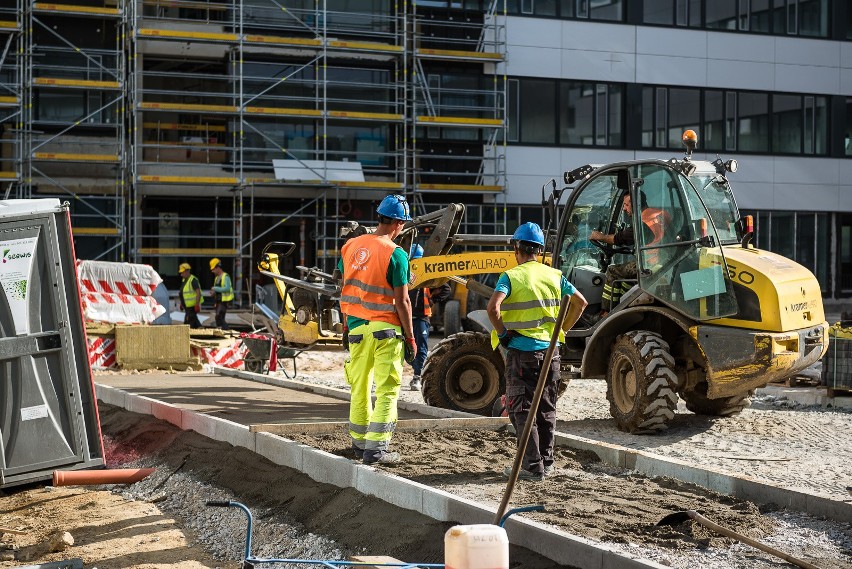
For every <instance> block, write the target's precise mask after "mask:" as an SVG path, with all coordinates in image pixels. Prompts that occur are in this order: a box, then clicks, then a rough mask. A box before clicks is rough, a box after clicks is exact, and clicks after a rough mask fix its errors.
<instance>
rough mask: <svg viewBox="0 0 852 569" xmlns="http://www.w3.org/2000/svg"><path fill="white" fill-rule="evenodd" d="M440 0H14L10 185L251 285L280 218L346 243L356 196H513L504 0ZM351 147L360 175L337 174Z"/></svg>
mask: <svg viewBox="0 0 852 569" xmlns="http://www.w3.org/2000/svg"><path fill="white" fill-rule="evenodd" d="M425 4H426V3H421V5H417V3H416V2H414V1H399V0H396V1H395V0H373V1H372V2H363V3H362V2H339V1H337V0H283V1H281V0H223V1H221V2H209V1H206V0H118V3H116V2H115V0H96V1H95V2H91V1H90V0H86V2H85V5H69V4H42V3H40V2H34V1H32V0H0V43H2V46H0V49H2V52H0V53H2V55H0V125H3V127H2V128H3V130H2V143H3V145H2V148H3V151H2V153H0V184H3V185H5V191H6V195H7V196H9V195H12V194H13V195H14V197H32V196H48V195H51V196H58V197H71V198H73V200H72V203H73V207H72V216H73V218H74V232H75V236H76V237H77V238H78V243H84V244H85V243H87V244H88V245H87V246H85V247H82V248H81V247H80V246H79V245H78V252H79V253H81V254H82V255H88V256H89V257H90V258H106V259H115V260H121V259H124V258H125V255H127V258H129V259H130V260H133V261H137V262H149V263H158V264H159V265H160V266H159V270H160V271H161V272H163V271H166V272H168V271H172V270H174V269H175V268H176V267H177V264H178V263H179V262H181V260H186V259H200V258H203V257H213V256H216V257H220V258H223V259H229V260H232V261H233V262H234V264H235V270H234V277H235V279H234V280H235V282H236V283H237V285H238V287H240V288H241V287H242V285H243V281H244V275H243V274H242V266H243V265H246V266H248V265H251V264H253V262H254V260H255V259H253V255H254V253H255V252H256V249H257V246H258V244H259V236H266V235H269V236H272V235H273V234H274V229H275V228H276V227H279V226H281V225H284V224H288V223H289V224H291V226H292V224H293V223H298V226H299V228H298V230H299V235H300V236H302V237H301V238H303V239H305V243H302V245H303V249H304V248H305V247H306V246H307V247H312V248H313V250H312V251H311V255H308V256H312V257H315V258H316V259H318V260H319V259H322V258H328V259H331V258H333V257H334V256H336V255H337V245H338V244H337V240H336V236H335V234H336V232H337V226H336V224H337V222H338V221H340V220H341V219H342V216H343V215H344V214H346V213H347V211H348V210H347V206H346V204H347V203H352V202H353V201H359V200H376V199H380V198H381V196H382V195H384V194H387V193H391V192H393V193H404V194H406V195H408V196H409V198H410V200H411V201H412V203H413V204H415V211H418V209H419V210H424V208H427V206H426V200H425V199H424V195H427V197H429V201H430V202H433V203H436V204H437V202H440V201H441V198H440V197H439V195H440V194H445V195H447V194H449V195H452V196H454V199H459V198H458V196H459V195H460V194H467V195H470V196H471V200H470V201H473V202H477V201H478V202H483V203H484V202H493V203H495V204H496V203H497V202H498V201H499V198H500V196H501V195H505V185H506V175H505V165H504V162H505V150H504V149H503V147H502V145H503V144H504V141H505V138H506V137H505V134H506V98H505V78H504V77H503V76H502V75H500V73H499V72H498V70H499V69H500V64H501V63H502V62H504V61H505V55H506V54H505V49H506V38H505V0H482V5H481V6H478V7H475V8H472V9H467V8H466V9H464V10H462V9H461V8H458V7H457V6H456V3H455V2H446V3H442V2H429V3H428V6H427V5H425ZM442 4H445V5H443V6H442ZM470 4H475V3H465V5H466V6H468V5H470ZM22 101H26V102H28V103H27V104H22ZM273 160H284V161H289V162H288V163H290V164H295V165H297V166H298V168H296V170H298V171H300V172H302V174H300V175H299V177H298V178H293V177H289V178H288V177H287V176H276V175H275V173H274V172H273V169H272V161H273ZM345 163H350V164H352V163H357V165H358V169H359V173H360V174H363V178H358V179H338V178H336V177H335V176H334V175H333V172H334V171H335V168H336V165H340V164H345ZM305 172H307V174H305ZM430 194H436V195H430ZM482 195H487V196H490V197H488V198H487V199H486V198H483V197H478V196H482ZM473 196H477V197H473ZM255 200H265V201H264V203H265V204H267V207H268V204H269V203H270V202H271V200H277V201H280V202H281V203H285V204H286V208H282V209H281V210H279V211H277V212H269V211H259V209H258V208H257V207H255V205H256V201H255ZM341 204H343V205H341ZM435 207H437V205H436V206H435ZM488 207H491V208H493V209H494V211H495V212H497V210H498V209H499V207H498V206H488ZM287 212H289V213H287ZM370 215H372V212H370ZM487 217H489V218H492V219H494V224H495V225H496V226H497V227H495V229H498V230H499V229H500V228H499V225H500V221H499V219H498V217H499V216H497V215H496V213H495V214H494V215H490V214H489V216H487ZM483 218H484V217H483ZM291 229H292V227H291ZM82 255H81V256H82ZM305 256H306V255H302V257H303V258H304V257H305ZM247 260H248V263H245V261H247ZM172 265H174V267H172Z"/></svg>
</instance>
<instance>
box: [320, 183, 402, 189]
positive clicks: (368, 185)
mask: <svg viewBox="0 0 852 569" xmlns="http://www.w3.org/2000/svg"><path fill="white" fill-rule="evenodd" d="M335 185H337V186H341V187H346V188H388V189H392V190H398V189H400V188H402V182H370V181H366V182H335Z"/></svg>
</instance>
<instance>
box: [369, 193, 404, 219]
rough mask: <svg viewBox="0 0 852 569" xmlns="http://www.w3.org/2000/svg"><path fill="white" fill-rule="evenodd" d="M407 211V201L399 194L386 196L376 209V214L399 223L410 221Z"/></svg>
mask: <svg viewBox="0 0 852 569" xmlns="http://www.w3.org/2000/svg"><path fill="white" fill-rule="evenodd" d="M409 211H410V210H409V209H408V200H406V199H405V196H401V195H399V194H394V195H390V196H387V197H386V198H385V199H383V200H382V203H380V204H379V207H377V208H376V213H378V214H379V215H383V216H385V217H389V218H391V219H396V220H399V221H411V214H410V213H409Z"/></svg>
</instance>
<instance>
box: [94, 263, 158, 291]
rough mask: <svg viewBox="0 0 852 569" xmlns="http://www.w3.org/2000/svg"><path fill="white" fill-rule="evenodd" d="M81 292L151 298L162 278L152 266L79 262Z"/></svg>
mask: <svg viewBox="0 0 852 569" xmlns="http://www.w3.org/2000/svg"><path fill="white" fill-rule="evenodd" d="M77 279H78V280H79V281H80V288H81V291H82V292H84V293H86V292H105V293H109V294H130V295H137V296H150V295H151V294H152V293H153V292H154V289H155V288H157V285H159V284H160V283H161V282H163V279H162V277H160V275H159V273H157V271H155V270H154V268H153V267H152V266H151V265H142V264H137V263H111V262H108V261H77Z"/></svg>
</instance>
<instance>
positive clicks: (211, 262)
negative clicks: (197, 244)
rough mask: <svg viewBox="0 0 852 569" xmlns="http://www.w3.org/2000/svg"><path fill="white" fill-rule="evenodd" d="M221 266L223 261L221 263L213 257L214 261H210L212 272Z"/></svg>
mask: <svg viewBox="0 0 852 569" xmlns="http://www.w3.org/2000/svg"><path fill="white" fill-rule="evenodd" d="M221 264H222V261H220V260H219V258H218V257H213V258H212V259H210V270H211V271H212V270H213V269H215V268H216V267H218V266H219V265H221Z"/></svg>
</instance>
